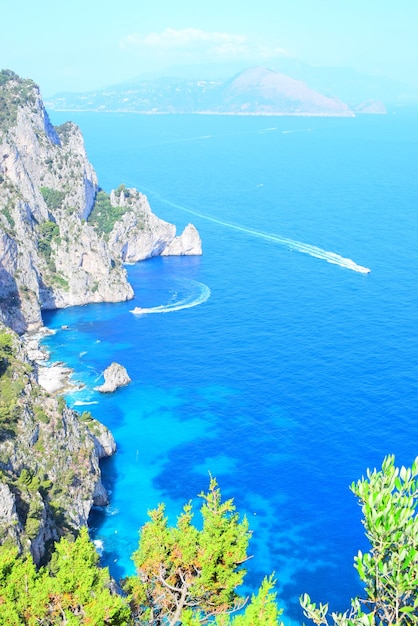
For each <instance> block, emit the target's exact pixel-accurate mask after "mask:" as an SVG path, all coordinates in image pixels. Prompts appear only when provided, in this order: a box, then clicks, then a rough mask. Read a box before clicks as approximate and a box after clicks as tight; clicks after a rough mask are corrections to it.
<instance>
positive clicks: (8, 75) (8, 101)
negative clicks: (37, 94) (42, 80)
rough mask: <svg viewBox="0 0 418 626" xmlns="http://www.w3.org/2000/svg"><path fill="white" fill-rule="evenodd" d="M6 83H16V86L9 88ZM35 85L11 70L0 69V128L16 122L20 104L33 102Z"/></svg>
mask: <svg viewBox="0 0 418 626" xmlns="http://www.w3.org/2000/svg"><path fill="white" fill-rule="evenodd" d="M8 83H13V84H14V85H16V84H17V87H14V88H13V89H10V90H9V89H8ZM35 86H36V85H35V83H34V82H33V81H32V80H29V79H23V78H20V77H19V76H18V75H17V74H15V73H14V72H12V71H11V70H1V71H0V87H3V89H1V90H0V130H4V129H7V128H8V127H9V126H11V125H12V124H14V123H15V122H16V119H17V111H18V108H19V107H20V106H25V105H27V104H33V103H34V102H35V98H34V95H33V89H34V87H35Z"/></svg>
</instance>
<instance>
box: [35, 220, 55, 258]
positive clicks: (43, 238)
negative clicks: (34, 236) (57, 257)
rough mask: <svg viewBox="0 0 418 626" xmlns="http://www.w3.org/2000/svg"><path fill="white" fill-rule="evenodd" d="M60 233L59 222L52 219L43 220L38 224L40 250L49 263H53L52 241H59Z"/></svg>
mask: <svg viewBox="0 0 418 626" xmlns="http://www.w3.org/2000/svg"><path fill="white" fill-rule="evenodd" d="M59 234H60V231H59V226H58V224H56V223H55V222H51V221H50V220H47V221H46V222H42V223H41V224H39V226H38V250H39V252H40V253H41V254H42V255H43V256H44V257H45V259H46V261H47V263H48V265H51V263H52V259H51V256H52V248H51V243H52V242H53V241H59Z"/></svg>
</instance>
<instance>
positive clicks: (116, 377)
mask: <svg viewBox="0 0 418 626" xmlns="http://www.w3.org/2000/svg"><path fill="white" fill-rule="evenodd" d="M103 376H104V379H105V382H104V383H103V385H100V386H99V387H95V390H96V391H101V392H102V393H112V392H113V391H116V389H118V388H119V387H124V386H125V385H128V384H129V383H130V382H131V379H130V378H129V375H128V372H127V371H126V369H125V368H124V367H123V365H120V364H119V363H111V364H110V365H109V367H107V368H106V369H105V371H104V372H103Z"/></svg>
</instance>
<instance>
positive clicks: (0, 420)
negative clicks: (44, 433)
mask: <svg viewBox="0 0 418 626" xmlns="http://www.w3.org/2000/svg"><path fill="white" fill-rule="evenodd" d="M26 374H27V366H25V365H24V364H22V363H21V362H19V361H18V360H17V359H16V358H15V349H14V347H13V337H12V334H11V333H9V332H8V331H7V330H3V331H2V332H0V440H1V439H4V438H5V437H6V436H7V435H14V434H15V432H16V427H17V421H18V418H19V397H20V394H21V392H22V390H23V388H24V386H25V382H26V381H25V375H26Z"/></svg>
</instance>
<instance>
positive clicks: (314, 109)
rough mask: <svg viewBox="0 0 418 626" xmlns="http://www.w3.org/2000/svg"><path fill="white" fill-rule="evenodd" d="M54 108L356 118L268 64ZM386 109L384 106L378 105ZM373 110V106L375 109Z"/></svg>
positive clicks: (62, 97)
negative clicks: (224, 76)
mask: <svg viewBox="0 0 418 626" xmlns="http://www.w3.org/2000/svg"><path fill="white" fill-rule="evenodd" d="M46 106H47V108H49V109H51V110H70V111H81V110H84V111H132V112H134V111H135V112H139V113H213V114H222V113H224V114H235V115H263V114H264V115H324V116H353V115H354V112H353V110H352V109H351V108H350V107H349V106H348V105H347V104H345V103H344V102H342V101H341V100H339V99H338V98H335V97H331V96H326V95H324V94H323V93H320V92H319V91H316V90H314V89H311V88H310V87H308V85H307V84H306V83H305V82H303V81H301V80H296V79H294V78H290V77H289V76H287V75H285V74H282V73H279V72H277V71H275V70H271V69H266V68H263V67H255V68H250V69H246V70H244V71H242V72H240V73H239V74H237V75H236V76H234V77H233V78H231V79H229V80H226V81H225V80H195V79H194V80H187V79H184V78H159V79H137V80H133V81H129V82H125V83H121V84H119V85H114V86H112V87H108V88H105V89H101V90H96V91H91V92H86V93H61V94H57V95H56V96H53V97H52V98H49V99H47V100H46ZM375 109H376V111H377V110H379V112H382V107H381V106H380V107H377V106H376V107H375ZM369 110H370V112H373V107H369Z"/></svg>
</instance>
